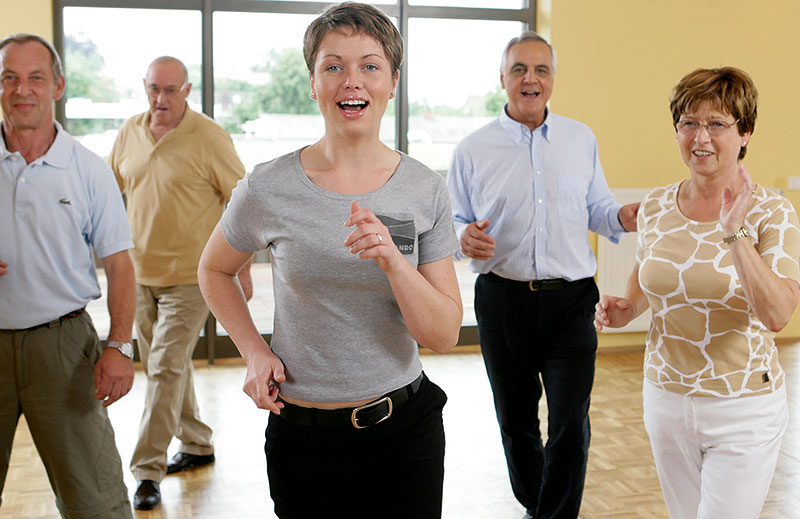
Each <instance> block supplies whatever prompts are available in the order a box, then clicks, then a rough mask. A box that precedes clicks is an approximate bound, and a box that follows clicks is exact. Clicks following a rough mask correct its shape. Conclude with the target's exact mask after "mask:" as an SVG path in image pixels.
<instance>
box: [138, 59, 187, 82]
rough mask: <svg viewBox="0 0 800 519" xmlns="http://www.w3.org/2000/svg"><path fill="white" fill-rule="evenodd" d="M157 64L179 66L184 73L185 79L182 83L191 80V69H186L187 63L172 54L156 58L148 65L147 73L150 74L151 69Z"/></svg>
mask: <svg viewBox="0 0 800 519" xmlns="http://www.w3.org/2000/svg"><path fill="white" fill-rule="evenodd" d="M156 65H165V66H173V67H177V68H179V69H180V70H181V73H182V74H183V81H181V84H184V83H188V82H189V71H188V70H186V65H184V64H183V61H181V60H179V59H178V58H173V57H172V56H161V57H158V58H156V59H154V60H153V61H152V63H150V65H149V66H148V67H147V73H148V74H150V70H151V69H152V68H153V67H154V66H156Z"/></svg>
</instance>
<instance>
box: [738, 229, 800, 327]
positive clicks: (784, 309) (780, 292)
mask: <svg viewBox="0 0 800 519" xmlns="http://www.w3.org/2000/svg"><path fill="white" fill-rule="evenodd" d="M729 247H730V251H731V256H732V258H733V264H734V267H735V268H736V273H737V274H738V275H739V281H740V282H741V284H742V290H743V291H744V295H745V297H746V298H747V302H748V303H749V304H750V307H751V308H752V309H753V312H754V313H755V314H756V316H757V317H758V318H759V320H760V321H761V322H762V323H764V326H766V327H767V328H768V329H769V330H771V331H773V332H778V331H780V330H782V329H783V328H784V327H785V326H786V325H787V324H788V323H789V319H790V318H791V317H792V314H793V313H794V309H795V307H796V306H797V299H798V287H797V283H795V282H794V281H790V280H786V279H783V278H780V277H778V276H777V275H776V274H775V273H774V272H773V271H772V270H770V268H769V267H768V266H767V264H766V263H764V260H763V259H762V258H761V256H760V255H759V254H758V251H757V250H756V249H755V247H754V246H753V243H752V242H751V241H750V240H749V239H739V240H736V241H734V242H732V243H731V244H730V245H729Z"/></svg>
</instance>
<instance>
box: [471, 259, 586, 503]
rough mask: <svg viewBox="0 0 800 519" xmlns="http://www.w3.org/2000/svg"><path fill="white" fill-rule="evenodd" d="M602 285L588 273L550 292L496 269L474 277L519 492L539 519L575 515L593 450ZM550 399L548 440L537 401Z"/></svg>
mask: <svg viewBox="0 0 800 519" xmlns="http://www.w3.org/2000/svg"><path fill="white" fill-rule="evenodd" d="M598 297H599V296H598V291H597V286H596V285H595V283H594V280H593V279H591V278H588V279H585V280H581V281H578V282H574V283H571V284H569V285H567V286H566V287H564V288H561V289H558V290H549V291H536V292H534V291H531V290H530V289H529V288H528V287H527V286H526V285H525V284H523V283H519V282H514V281H509V280H505V279H503V278H500V277H498V276H495V275H491V274H490V275H480V276H478V279H477V281H476V282H475V314H476V316H477V320H478V333H479V337H480V343H481V352H482V354H483V358H484V362H485V364H486V372H487V374H488V375H489V381H490V383H491V386H492V392H493V394H494V403H495V411H496V413H497V421H498V422H499V424H500V432H501V436H502V439H503V448H504V449H505V454H506V461H507V463H508V472H509V476H510V477H511V486H512V488H513V490H514V495H515V496H516V498H517V499H518V500H519V502H520V503H522V505H523V506H524V507H525V508H526V509H528V511H529V512H531V513H532V514H533V516H534V517H537V518H538V519H553V518H559V519H562V518H576V517H578V511H579V509H580V504H581V497H582V495H583V485H584V479H585V477H586V462H587V459H588V455H589V437H590V429H589V396H590V393H591V391H592V384H593V382H594V363H595V354H596V352H597V333H596V331H595V329H594V326H593V325H592V319H593V316H594V305H595V304H596V303H597V301H598ZM542 389H544V392H545V395H546V398H547V408H548V423H547V436H548V438H547V445H545V446H543V445H542V436H541V432H540V424H539V418H538V409H539V400H540V398H541V396H542Z"/></svg>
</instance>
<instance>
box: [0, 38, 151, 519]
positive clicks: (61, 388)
mask: <svg viewBox="0 0 800 519" xmlns="http://www.w3.org/2000/svg"><path fill="white" fill-rule="evenodd" d="M63 93H64V76H63V73H62V68H61V63H60V60H59V58H58V55H57V54H56V52H55V50H54V49H53V47H52V45H51V44H50V43H48V42H47V41H46V40H44V39H42V38H41V37H39V36H35V35H30V34H16V35H11V36H8V37H7V38H5V39H3V40H2V41H0V100H1V101H2V108H3V122H2V126H0V128H1V129H2V139H0V222H3V223H2V225H0V490H2V487H3V485H4V483H5V478H6V474H7V472H8V464H9V459H10V457H11V446H12V443H13V440H14V432H15V431H16V427H17V422H18V421H19V417H20V415H21V414H24V415H25V421H26V422H27V424H28V428H29V429H30V432H31V436H32V437H33V440H34V442H35V443H36V448H37V450H38V451H39V454H40V456H41V458H42V462H43V463H44V466H45V469H46V470H47V475H48V477H49V479H50V483H51V484H52V486H53V492H55V495H56V504H57V506H58V509H59V510H60V512H61V515H62V516H63V517H80V518H83V519H86V518H97V519H100V518H103V519H127V518H130V517H131V508H130V501H129V500H128V495H127V494H128V493H127V489H126V488H125V484H124V483H123V481H122V464H121V462H120V458H119V453H118V452H117V447H116V444H115V441H114V431H113V429H112V427H111V422H110V421H109V420H108V415H107V413H106V407H107V406H109V405H110V404H112V403H113V402H115V401H117V400H118V399H119V398H121V397H123V396H124V395H125V394H126V393H128V391H129V390H130V388H131V385H132V384H133V363H132V361H131V357H132V355H133V348H132V346H131V344H130V339H131V328H132V325H133V316H134V309H135V297H134V280H133V265H132V263H131V260H130V257H129V256H128V249H130V248H131V247H133V242H132V240H131V232H130V228H129V226H128V222H127V219H126V218H125V209H124V207H123V203H122V196H121V194H120V192H119V189H118V187H117V185H116V183H115V181H114V175H113V174H112V173H111V171H110V170H109V168H108V166H107V165H106V164H105V163H104V162H103V160H102V159H101V158H100V157H98V156H96V155H95V154H93V153H92V152H90V151H89V150H87V149H86V148H84V147H83V146H81V145H80V144H78V143H77V142H76V141H75V140H74V139H73V138H72V137H70V136H69V134H67V132H65V131H64V129H63V128H62V127H61V126H60V125H59V124H58V123H57V122H56V121H54V120H53V102H54V101H55V100H57V99H59V98H60V97H61V96H62V95H63ZM94 253H96V254H97V256H99V257H100V258H101V260H102V262H103V266H104V268H105V272H106V276H107V278H108V311H109V314H110V317H111V329H110V331H109V335H108V342H106V344H105V348H104V347H103V345H102V344H101V342H100V341H99V340H98V337H97V334H96V333H95V330H94V327H93V326H92V321H91V319H90V318H89V316H88V314H87V313H86V312H85V310H84V308H85V306H86V304H87V303H88V302H89V301H91V300H92V299H97V298H98V297H100V286H99V285H98V282H97V276H96V272H95V259H94Z"/></svg>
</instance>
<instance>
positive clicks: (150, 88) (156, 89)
mask: <svg viewBox="0 0 800 519" xmlns="http://www.w3.org/2000/svg"><path fill="white" fill-rule="evenodd" d="M187 86H189V84H188V83H184V84H182V85H181V86H180V87H176V86H174V85H170V86H165V87H160V86H158V85H147V95H148V96H150V97H158V96H159V94H161V93H163V94H164V95H165V96H167V97H172V96H174V95H175V94H177V93H178V92H183V91H184V90H186V87H187Z"/></svg>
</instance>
